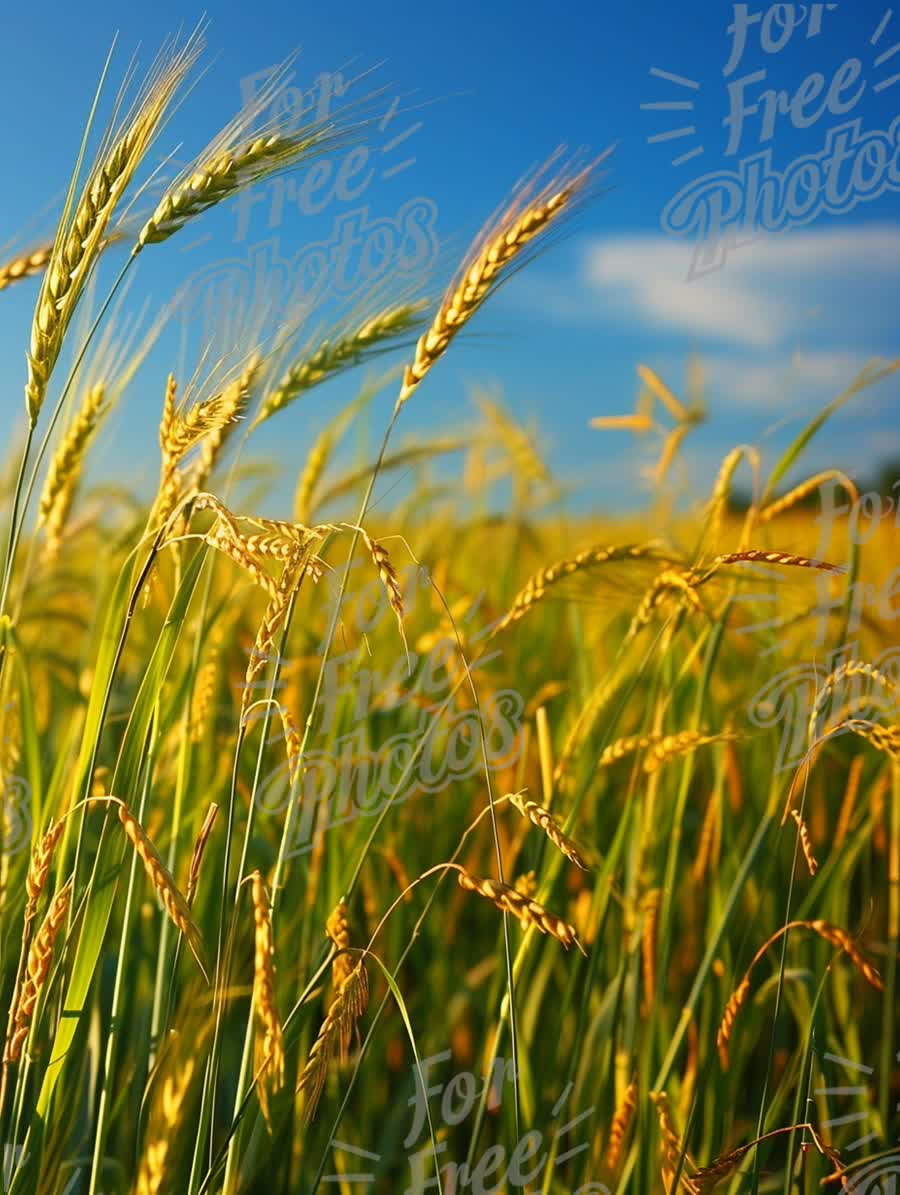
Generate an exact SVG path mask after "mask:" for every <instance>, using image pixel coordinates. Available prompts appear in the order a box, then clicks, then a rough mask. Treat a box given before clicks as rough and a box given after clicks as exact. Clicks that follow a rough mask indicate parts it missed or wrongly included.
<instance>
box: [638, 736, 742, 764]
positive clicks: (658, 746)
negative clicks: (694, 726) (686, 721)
mask: <svg viewBox="0 0 900 1195" xmlns="http://www.w3.org/2000/svg"><path fill="white" fill-rule="evenodd" d="M733 738H734V735H733V734H731V733H730V732H729V731H723V732H722V733H721V734H704V733H703V732H702V731H699V730H680V731H678V732H677V733H676V734H667V735H663V736H662V737H661V738H656V739H655V741H654V742H652V743H650V744H649V749H648V751H647V757H646V758H645V760H644V771H645V772H655V771H657V770H658V769H659V768H661V767H662V766H663V765H664V764H666V763H668V762H669V760H671V759H676V758H678V757H679V756H681V755H686V754H687V753H688V752H689V751H696V750H697V748H698V747H707V746H709V744H710V743H724V742H728V741H729V740H731V739H733Z"/></svg>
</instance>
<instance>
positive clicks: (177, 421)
mask: <svg viewBox="0 0 900 1195" xmlns="http://www.w3.org/2000/svg"><path fill="white" fill-rule="evenodd" d="M239 382H240V379H238V384H233V385H230V386H226V387H225V388H224V389H223V390H220V391H219V392H218V393H216V394H213V395H212V396H211V397H210V398H207V399H202V400H200V401H198V402H195V403H193V404H192V405H191V406H189V407H187V408H186V409H184V410H177V409H173V407H172V405H171V404H172V401H173V399H174V386H175V379H174V377H173V376H172V375H171V374H170V375H169V381H168V384H167V386H166V405H165V408H164V413H163V421H162V423H161V424H160V447H161V449H162V457H163V468H164V469H165V470H167V471H168V470H171V469H172V468H173V467H174V466H175V465H177V464H178V462H179V461H180V460H181V459H182V458H183V457H184V456H186V455H187V453H188V452H190V450H191V449H192V448H193V447H194V446H195V445H196V444H199V443H200V441H201V440H202V439H203V438H204V437H206V436H218V437H220V438H221V437H222V436H223V435H224V434H225V433H226V430H227V429H228V428H229V427H231V426H233V425H234V424H235V423H236V422H237V420H238V419H240V417H241V413H242V411H243V409H244V403H245V402H246V400H247V396H248V391H247V390H246V389H244V388H242V387H241V385H240V384H239Z"/></svg>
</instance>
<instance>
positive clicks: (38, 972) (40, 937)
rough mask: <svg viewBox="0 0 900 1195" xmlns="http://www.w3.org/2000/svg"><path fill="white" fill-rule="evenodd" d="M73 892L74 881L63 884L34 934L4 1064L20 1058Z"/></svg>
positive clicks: (7, 1042)
mask: <svg viewBox="0 0 900 1195" xmlns="http://www.w3.org/2000/svg"><path fill="white" fill-rule="evenodd" d="M71 896H72V881H71V880H69V882H68V883H67V884H66V886H65V887H64V888H61V889H60V890H59V892H57V894H56V896H55V897H54V898H53V900H52V902H51V904H50V908H49V909H48V910H47V913H46V916H45V917H44V920H43V922H42V923H41V927H40V929H39V930H38V932H37V934H36V935H35V938H34V941H33V942H32V943H31V947H30V948H29V951H28V964H27V967H26V974H25V980H24V983H23V984H22V986H21V988H20V990H19V992H18V996H17V999H16V1003H15V1015H14V1017H13V1024H12V1030H11V1033H10V1034H8V1036H7V1039H6V1048H5V1050H4V1052H3V1062H4V1064H8V1063H12V1062H16V1061H18V1059H19V1057H20V1055H21V1053H22V1046H23V1044H24V1042H25V1039H26V1037H27V1036H28V1030H29V1028H30V1026H31V1019H32V1017H33V1016H34V1009H35V1005H36V1004H37V1001H38V996H39V995H40V994H41V990H42V989H43V987H44V984H45V983H46V981H47V976H48V974H49V973H50V963H51V961H52V959H53V945H54V943H55V941H56V938H57V935H58V934H59V931H60V929H61V928H62V925H63V922H64V921H65V919H66V914H67V913H68V911H69V901H70V899H71Z"/></svg>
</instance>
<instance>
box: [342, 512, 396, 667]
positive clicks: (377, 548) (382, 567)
mask: <svg viewBox="0 0 900 1195" xmlns="http://www.w3.org/2000/svg"><path fill="white" fill-rule="evenodd" d="M354 530H357V531H359V533H360V535H361V536H362V539H363V543H364V544H365V545H366V547H367V548H368V550H369V555H370V556H371V557H372V563H373V564H374V565H375V568H376V569H377V570H378V576H379V578H380V580H381V584H382V585H383V586H384V589H385V592H386V593H387V597H388V602H389V603H390V607H391V609H392V610H393V611H394V614H395V616H396V619H397V626H398V627H399V628H400V638H401V639H402V640H403V646H404V649H405V648H406V631H405V630H404V628H403V590H402V589H401V588H400V578H399V577H398V576H397V570H396V569H395V568H394V566H393V564H392V563H391V557H390V553H389V552H388V550H387V548H386V547H385V546H384V544H383V543H381V542H380V541H379V540H377V539H373V538H372V536H371V535H369V533H368V532H367V531H365V530H364V529H363V528H362V527H357V528H354Z"/></svg>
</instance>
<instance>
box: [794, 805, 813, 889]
mask: <svg viewBox="0 0 900 1195" xmlns="http://www.w3.org/2000/svg"><path fill="white" fill-rule="evenodd" d="M791 817H792V818H793V819H794V821H795V822H796V823H797V833H798V834H799V835H800V849H801V850H802V851H803V858H804V859H805V860H806V866H807V868H808V869H809V874H810V875H811V876H814V875H815V874H816V872H817V871H818V870H819V864H818V861H817V860H816V856H815V853H814V851H813V846H812V840H811V838H810V836H809V827H808V826H807V824H806V822H805V821H804V820H803V817H802V815H801V813H800V810H799V809H792V810H791Z"/></svg>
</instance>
